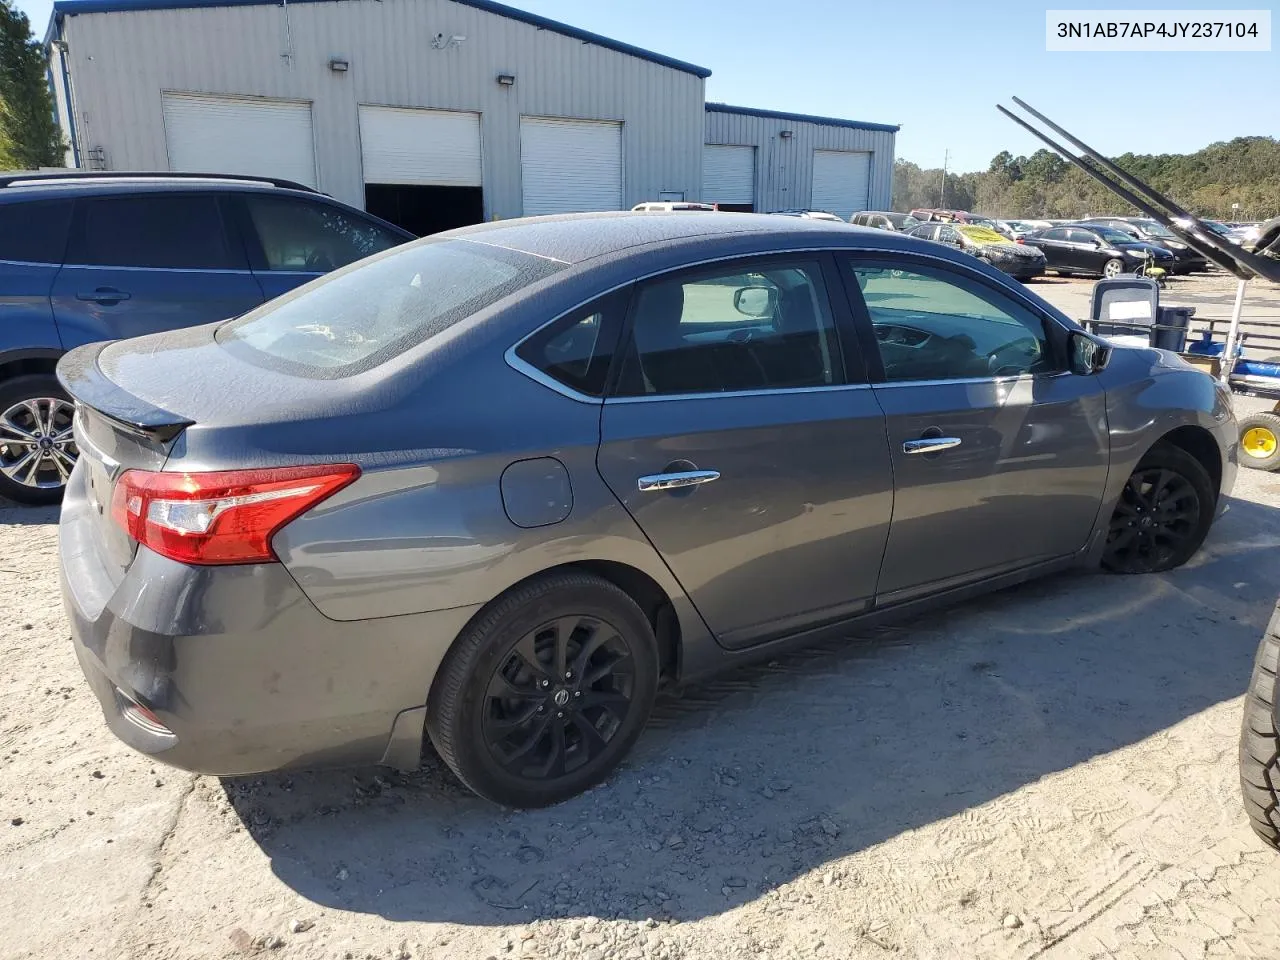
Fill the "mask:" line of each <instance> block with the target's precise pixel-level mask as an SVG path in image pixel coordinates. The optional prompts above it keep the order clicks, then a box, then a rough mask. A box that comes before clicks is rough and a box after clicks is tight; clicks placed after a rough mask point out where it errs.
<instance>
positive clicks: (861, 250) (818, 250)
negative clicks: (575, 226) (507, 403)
mask: <svg viewBox="0 0 1280 960" xmlns="http://www.w3.org/2000/svg"><path fill="white" fill-rule="evenodd" d="M916 239H920V238H916ZM519 252H523V251H519ZM795 253H811V254H831V255H833V256H835V255H839V254H844V255H857V254H867V255H870V256H871V257H873V258H874V257H875V256H877V255H880V256H897V257H901V256H906V257H918V258H920V259H922V260H932V261H934V262H936V263H938V264H941V265H942V266H944V267H947V268H952V269H954V268H956V267H959V268H960V269H961V270H965V269H968V268H967V267H966V266H965V265H964V264H963V263H957V262H956V261H954V260H950V259H948V258H947V257H939V256H937V255H936V254H932V253H929V252H927V251H918V250H895V249H893V248H887V247H840V246H822V247H787V248H785V249H776V250H766V251H761V252H758V253H745V254H744V253H734V254H729V255H726V256H721V257H709V258H706V259H703V260H691V261H689V262H687V263H682V264H680V265H679V266H674V267H666V268H664V269H662V270H654V271H652V272H651V273H645V274H641V275H639V276H635V277H632V278H631V279H629V280H625V281H623V282H622V283H618V284H615V285H614V286H612V287H609V288H608V289H605V290H601V291H599V292H597V293H593V294H592V295H591V296H589V297H587V298H586V299H584V300H581V301H579V302H578V303H576V304H574V305H573V306H572V307H570V308H569V309H567V310H563V311H561V312H560V313H558V314H556V315H555V316H554V317H552V318H551V319H550V320H548V321H546V322H545V323H541V324H539V325H538V326H537V327H536V328H534V329H533V330H532V331H530V332H529V333H527V334H525V335H524V336H523V337H521V338H520V339H519V340H517V341H516V342H515V343H513V344H512V345H511V346H510V347H508V348H507V349H506V352H505V353H504V354H503V359H504V360H505V361H506V363H507V366H509V367H510V368H511V369H513V370H515V371H516V372H517V373H519V374H522V375H523V376H526V377H528V378H529V379H530V380H533V381H534V382H535V383H538V384H541V385H542V386H544V387H547V388H548V389H550V390H553V391H555V392H556V393H558V394H560V395H561V396H562V397H567V398H568V399H570V400H576V401H578V402H579V403H593V404H601V403H616V402H634V401H640V402H645V403H652V402H654V401H657V400H674V399H696V398H699V397H701V398H706V397H750V396H759V395H762V394H773V393H795V392H800V391H806V392H807V391H822V390H828V391H829V390H848V389H870V388H871V387H873V386H875V387H884V386H908V385H913V384H914V385H917V386H918V385H920V384H939V383H991V382H995V381H998V380H1017V379H1022V378H1023V377H1025V376H1026V375H1025V374H1023V375H1020V376H1016V377H975V378H970V379H964V380H928V381H926V380H899V381H893V382H890V381H885V382H883V383H877V384H870V383H843V384H832V385H827V386H821V387H781V388H770V389H765V390H737V391H730V392H724V393H680V394H655V395H653V396H645V397H608V398H605V397H593V396H590V395H589V394H585V393H581V392H579V391H577V390H574V389H573V388H572V387H568V386H565V385H564V384H563V383H561V382H560V381H559V380H556V379H555V378H554V377H551V376H548V375H547V374H545V373H543V372H542V371H541V370H539V369H538V368H537V367H535V366H533V365H532V364H531V363H528V362H526V361H525V360H522V359H521V358H520V357H519V356H517V355H516V351H517V350H518V349H519V348H520V347H522V346H523V345H524V343H525V341H527V340H531V339H533V337H535V336H537V335H538V334H539V333H541V332H542V331H543V330H545V329H546V328H547V327H549V326H551V325H552V324H554V323H559V322H560V321H561V320H563V319H564V318H565V317H567V316H568V315H569V314H571V313H573V312H574V311H576V310H581V309H582V308H583V307H585V306H587V305H588V304H590V303H592V302H594V301H596V300H599V299H601V298H602V297H607V296H609V294H611V293H616V292H617V291H619V290H621V289H622V288H623V287H629V286H631V285H632V284H636V283H643V282H644V281H646V280H652V279H653V278H654V277H661V276H664V275H665V274H668V273H677V272H679V271H683V270H691V269H696V268H697V267H703V266H709V265H711V264H716V263H725V262H727V261H730V260H746V259H749V258H752V257H785V256H788V255H790V254H795ZM546 259H554V258H551V257H548V258H546ZM139 269H150V268H139ZM971 272H972V273H973V275H974V276H975V277H976V278H977V279H978V280H979V281H985V280H987V278H986V277H984V276H983V275H982V274H981V273H979V272H978V271H976V270H974V271H971ZM1002 292H1005V293H1009V294H1010V295H1015V294H1017V293H1018V291H1002ZM827 296H828V298H830V296H831V293H830V291H828V293H827ZM1017 299H1018V300H1019V301H1020V302H1022V303H1023V304H1024V305H1025V306H1026V307H1027V309H1029V310H1032V311H1034V312H1035V314H1036V315H1037V316H1040V317H1043V318H1044V320H1046V321H1047V322H1050V323H1055V324H1057V325H1058V326H1059V327H1061V326H1062V323H1061V321H1059V320H1058V319H1057V318H1056V317H1054V316H1053V315H1052V314H1049V313H1045V312H1044V311H1043V310H1042V309H1041V308H1040V307H1039V306H1038V305H1037V304H1036V303H1034V302H1033V301H1030V300H1026V299H1024V298H1023V297H1017ZM855 322H856V320H855ZM1062 373H1070V371H1054V373H1052V374H1037V375H1035V376H1036V377H1046V376H1060V375H1061V374H1062Z"/></svg>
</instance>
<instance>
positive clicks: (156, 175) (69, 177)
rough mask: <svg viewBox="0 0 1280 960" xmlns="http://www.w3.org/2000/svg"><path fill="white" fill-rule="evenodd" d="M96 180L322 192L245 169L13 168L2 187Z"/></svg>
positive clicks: (2, 180)
mask: <svg viewBox="0 0 1280 960" xmlns="http://www.w3.org/2000/svg"><path fill="white" fill-rule="evenodd" d="M77 180H80V181H88V182H90V183H92V182H93V181H95V180H224V181H233V182H237V183H262V184H267V185H269V186H272V187H280V188H281V189H284V190H305V191H306V192H307V193H319V192H320V191H318V190H317V189H316V188H315V187H309V186H307V185H306V184H305V183H298V182H296V181H294V180H281V179H280V178H279V177H258V176H251V175H249V174H243V173H172V172H170V171H167V170H11V171H6V172H4V173H0V188H4V187H12V186H29V185H33V184H36V183H58V182H66V181H72V182H74V181H77Z"/></svg>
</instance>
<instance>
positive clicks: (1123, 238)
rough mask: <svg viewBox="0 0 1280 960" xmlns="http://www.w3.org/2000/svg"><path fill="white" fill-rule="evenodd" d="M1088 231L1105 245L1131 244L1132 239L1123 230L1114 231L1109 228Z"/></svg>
mask: <svg viewBox="0 0 1280 960" xmlns="http://www.w3.org/2000/svg"><path fill="white" fill-rule="evenodd" d="M1090 229H1091V230H1093V232H1094V233H1096V234H1097V235H1098V236H1100V237H1101V238H1102V239H1103V240H1105V241H1107V243H1133V239H1134V238H1133V237H1131V236H1130V235H1129V234H1127V233H1125V232H1124V231H1123V230H1114V229H1112V228H1111V227H1091V228H1090Z"/></svg>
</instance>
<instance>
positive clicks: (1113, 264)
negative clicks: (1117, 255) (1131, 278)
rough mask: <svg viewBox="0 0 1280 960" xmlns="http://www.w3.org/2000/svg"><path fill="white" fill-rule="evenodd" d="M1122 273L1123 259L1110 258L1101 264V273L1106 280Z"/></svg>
mask: <svg viewBox="0 0 1280 960" xmlns="http://www.w3.org/2000/svg"><path fill="white" fill-rule="evenodd" d="M1122 273H1124V261H1123V260H1116V259H1111V260H1108V261H1107V262H1106V263H1104V264H1103V265H1102V275H1103V276H1104V277H1106V278H1107V279H1108V280H1112V279H1114V278H1115V277H1118V276H1120V274H1122Z"/></svg>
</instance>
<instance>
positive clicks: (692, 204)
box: [631, 200, 716, 213]
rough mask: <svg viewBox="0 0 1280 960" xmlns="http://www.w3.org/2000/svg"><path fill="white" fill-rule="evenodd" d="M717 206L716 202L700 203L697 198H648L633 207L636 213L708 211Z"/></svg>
mask: <svg viewBox="0 0 1280 960" xmlns="http://www.w3.org/2000/svg"><path fill="white" fill-rule="evenodd" d="M715 208H716V206H715V204H714V203H699V202H698V201H696V200H646V201H645V202H644V203H637V204H636V205H635V206H634V207H632V208H631V209H632V211H634V212H636V213H674V212H677V211H687V210H699V211H703V212H706V211H709V210H715Z"/></svg>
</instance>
